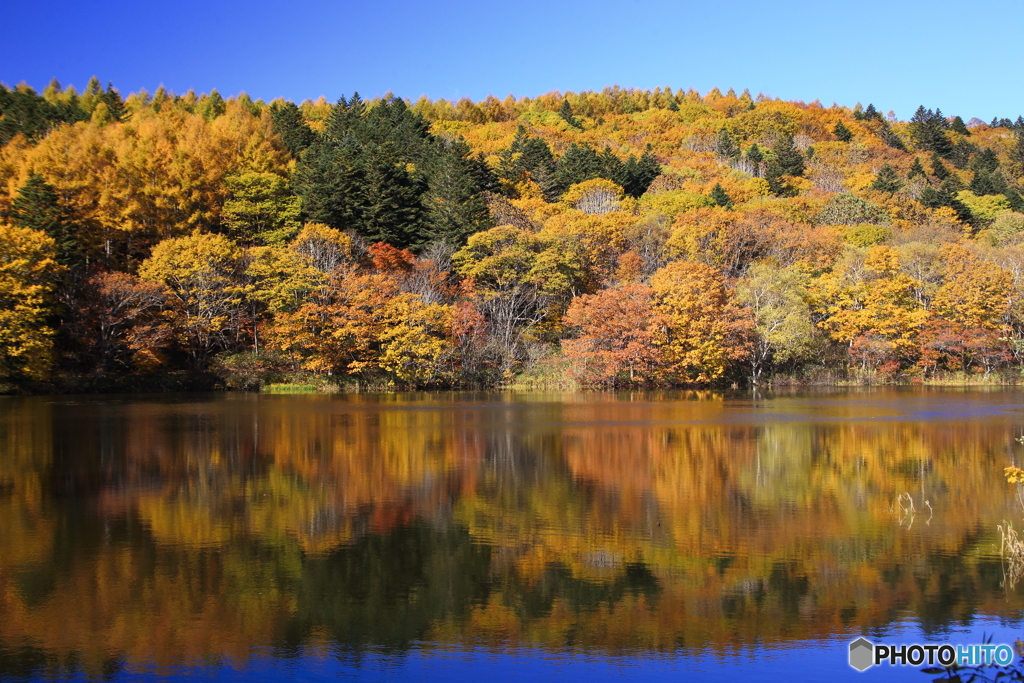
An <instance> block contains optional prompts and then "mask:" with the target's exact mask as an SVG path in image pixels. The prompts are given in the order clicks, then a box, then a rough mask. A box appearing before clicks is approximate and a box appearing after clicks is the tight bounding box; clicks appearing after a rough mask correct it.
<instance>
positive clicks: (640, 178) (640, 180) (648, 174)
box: [616, 145, 661, 197]
mask: <svg viewBox="0 0 1024 683" xmlns="http://www.w3.org/2000/svg"><path fill="white" fill-rule="evenodd" d="M659 175H661V164H660V163H658V159H657V157H655V156H654V152H652V151H651V146H650V145H647V149H645V150H644V153H643V154H642V155H641V156H640V159H639V161H638V160H636V159H635V158H634V157H633V155H632V154H630V155H629V158H628V159H627V160H626V163H625V164H624V165H623V182H622V183H620V185H622V189H623V190H625V192H626V194H628V195H629V196H631V197H640V195H642V194H643V193H644V192H646V191H647V188H648V187H650V186H651V183H653V182H654V179H655V178H657V177H658V176H659ZM616 182H618V181H616Z"/></svg>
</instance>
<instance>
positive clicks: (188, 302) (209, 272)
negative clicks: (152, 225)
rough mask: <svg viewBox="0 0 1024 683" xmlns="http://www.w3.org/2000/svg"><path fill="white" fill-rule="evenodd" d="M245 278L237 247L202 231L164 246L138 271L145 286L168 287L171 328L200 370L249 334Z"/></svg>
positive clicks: (166, 241) (164, 242) (166, 242)
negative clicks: (149, 283) (155, 284)
mask: <svg viewBox="0 0 1024 683" xmlns="http://www.w3.org/2000/svg"><path fill="white" fill-rule="evenodd" d="M242 272H243V261H242V250H241V249H239V247H238V246H237V245H236V244H235V243H234V242H232V241H231V240H230V239H228V238H227V237H225V236H223V235H211V234H206V233H201V232H198V231H197V232H194V233H192V234H191V235H188V236H186V237H176V238H173V239H169V240H164V241H163V242H161V243H160V244H158V245H157V246H156V248H154V249H153V255H152V256H151V257H150V258H148V259H147V260H146V261H145V262H143V264H142V266H141V267H140V268H139V277H141V278H142V279H143V280H147V281H149V282H160V283H163V284H164V285H166V286H167V289H168V291H169V293H170V296H169V297H168V300H169V303H170V311H169V315H168V318H169V322H170V324H171V326H172V328H173V329H174V333H175V336H176V337H177V340H178V343H179V344H180V345H181V346H182V348H183V349H184V350H185V351H186V352H187V353H188V355H189V356H191V358H192V363H193V366H194V367H195V369H197V370H204V369H205V368H206V365H207V363H208V362H209V360H210V358H211V357H212V355H213V354H214V353H216V352H218V351H222V350H227V349H230V348H232V347H235V346H237V345H238V344H239V343H240V342H241V341H242V337H243V335H244V334H245V332H246V330H248V329H251V326H250V322H251V321H250V320H249V316H248V311H247V308H246V305H245V303H246V301H245V300H246V297H247V295H248V294H249V291H250V290H251V289H252V287H251V285H247V284H246V283H245V282H244V281H243V279H242Z"/></svg>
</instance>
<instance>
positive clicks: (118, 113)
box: [100, 82, 223, 121]
mask: <svg viewBox="0 0 1024 683" xmlns="http://www.w3.org/2000/svg"><path fill="white" fill-rule="evenodd" d="M217 97H220V95H217ZM100 101H102V102H103V104H105V105H107V111H109V112H110V118H112V119H113V120H115V121H121V120H123V119H124V117H125V114H126V113H127V112H126V110H125V108H124V100H122V99H121V93H119V92H118V91H117V89H116V88H114V84H113V83H110V82H108V83H107V89H106V90H104V91H103V94H102V95H100ZM222 101H223V100H222Z"/></svg>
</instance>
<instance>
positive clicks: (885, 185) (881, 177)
mask: <svg viewBox="0 0 1024 683" xmlns="http://www.w3.org/2000/svg"><path fill="white" fill-rule="evenodd" d="M902 187H903V181H901V180H900V179H899V176H898V175H896V171H895V169H893V167H892V166H891V165H890V164H888V163H886V164H883V165H882V168H881V169H879V171H878V175H877V176H875V182H873V183H872V184H871V189H872V190H878V191H879V192H888V193H890V194H892V193H893V192H899V190H900V188H902Z"/></svg>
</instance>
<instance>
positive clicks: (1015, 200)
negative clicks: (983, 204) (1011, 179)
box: [1003, 187, 1024, 213]
mask: <svg viewBox="0 0 1024 683" xmlns="http://www.w3.org/2000/svg"><path fill="white" fill-rule="evenodd" d="M1003 196H1005V197H1006V198H1007V199H1008V200H1009V202H1010V208H1011V209H1012V210H1014V211H1016V212H1017V213H1024V197H1021V196H1020V193H1019V192H1017V190H1015V189H1013V188H1012V187H1007V188H1006V191H1005V192H1003Z"/></svg>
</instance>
